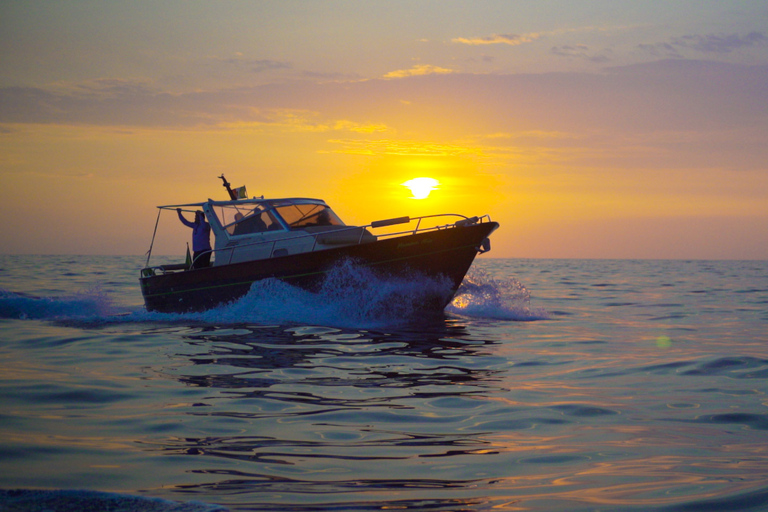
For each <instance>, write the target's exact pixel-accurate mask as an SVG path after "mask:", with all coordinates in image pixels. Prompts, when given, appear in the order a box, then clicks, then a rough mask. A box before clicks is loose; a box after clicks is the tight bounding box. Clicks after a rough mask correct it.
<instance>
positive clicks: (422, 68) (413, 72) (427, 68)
mask: <svg viewBox="0 0 768 512" xmlns="http://www.w3.org/2000/svg"><path fill="white" fill-rule="evenodd" d="M448 73H455V71H454V70H453V69H448V68H441V67H438V66H432V65H431V64H419V65H416V66H413V67H412V68H410V69H398V70H397V71H390V72H389V73H387V74H386V75H384V78H406V77H409V76H420V75H435V74H437V75H446V74H448Z"/></svg>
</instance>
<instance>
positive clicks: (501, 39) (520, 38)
mask: <svg viewBox="0 0 768 512" xmlns="http://www.w3.org/2000/svg"><path fill="white" fill-rule="evenodd" d="M539 37H541V34H535V33H534V34H523V35H519V34H493V35H490V36H486V37H473V38H466V37H457V38H454V39H452V40H451V41H452V42H454V43H461V44H470V45H480V44H508V45H510V46H518V45H521V44H524V43H530V42H533V41H535V40H536V39H538V38H539Z"/></svg>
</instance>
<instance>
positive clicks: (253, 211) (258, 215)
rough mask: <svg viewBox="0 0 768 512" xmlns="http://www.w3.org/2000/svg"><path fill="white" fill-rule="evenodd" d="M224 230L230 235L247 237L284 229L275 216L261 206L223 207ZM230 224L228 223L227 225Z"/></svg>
mask: <svg viewBox="0 0 768 512" xmlns="http://www.w3.org/2000/svg"><path fill="white" fill-rule="evenodd" d="M221 210H222V220H223V221H224V229H226V230H227V232H228V233H229V234H230V235H247V234H250V233H261V232H263V231H273V230H276V229H282V226H280V223H279V222H278V221H277V219H276V218H275V216H274V215H273V214H272V213H270V212H269V211H268V210H264V209H263V207H262V206H261V205H255V206H253V205H248V206H245V207H244V206H236V207H222V209H221ZM227 222H228V223H227Z"/></svg>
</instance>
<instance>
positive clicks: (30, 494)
mask: <svg viewBox="0 0 768 512" xmlns="http://www.w3.org/2000/svg"><path fill="white" fill-rule="evenodd" d="M6 507H8V508H7V509H6ZM0 509H2V510H114V511H121V510H124V511H127V510H131V511H134V512H226V510H227V509H225V508H224V507H220V506H218V505H210V504H207V503H202V502H199V501H189V502H186V503H180V502H176V501H168V500H163V499H160V498H147V497H143V496H134V495H130V494H117V493H108V492H99V491H85V490H56V491H46V490H31V489H30V490H27V489H18V490H0Z"/></svg>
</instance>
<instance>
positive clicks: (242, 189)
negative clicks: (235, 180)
mask: <svg viewBox="0 0 768 512" xmlns="http://www.w3.org/2000/svg"><path fill="white" fill-rule="evenodd" d="M235 195H236V196H237V198H238V199H248V192H246V191H245V185H243V186H242V187H240V188H236V189H235Z"/></svg>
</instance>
